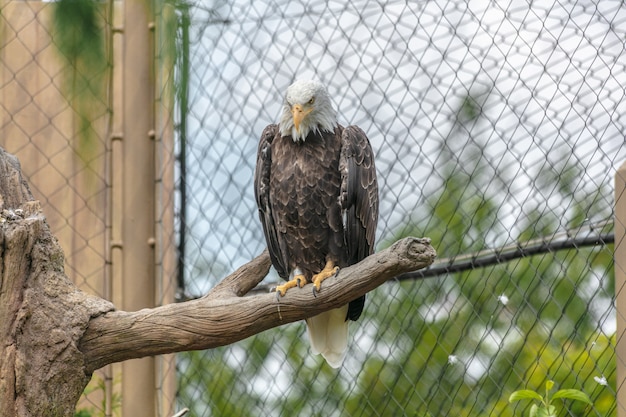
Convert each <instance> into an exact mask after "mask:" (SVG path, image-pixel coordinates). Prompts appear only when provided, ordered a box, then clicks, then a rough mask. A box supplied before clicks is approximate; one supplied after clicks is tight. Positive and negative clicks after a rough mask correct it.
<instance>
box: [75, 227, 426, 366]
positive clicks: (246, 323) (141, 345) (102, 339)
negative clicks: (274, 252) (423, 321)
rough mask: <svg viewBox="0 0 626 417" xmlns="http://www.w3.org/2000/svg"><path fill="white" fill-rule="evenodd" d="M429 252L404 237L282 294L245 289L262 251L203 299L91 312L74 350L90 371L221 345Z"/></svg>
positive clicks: (319, 308) (336, 301) (355, 291)
mask: <svg viewBox="0 0 626 417" xmlns="http://www.w3.org/2000/svg"><path fill="white" fill-rule="evenodd" d="M435 256H436V254H435V250H434V249H433V248H432V246H430V240H429V239H419V238H405V239H402V240H399V241H398V242H396V243H394V244H393V245H392V246H391V247H389V248H387V249H385V250H383V251H381V252H378V253H376V254H374V255H371V256H369V257H367V258H366V259H364V260H363V261H361V262H359V263H358V264H356V265H353V266H351V267H348V268H344V269H342V270H341V271H339V273H338V274H337V276H335V277H332V278H329V279H327V280H326V281H324V284H323V286H322V290H321V292H319V293H317V294H316V295H314V294H313V291H312V288H313V286H312V285H310V284H309V285H306V286H305V287H304V288H301V289H297V288H294V289H292V290H290V291H288V292H287V294H286V295H285V296H284V297H281V298H280V299H278V298H277V296H276V294H275V293H269V294H259V295H254V296H244V295H245V294H246V293H247V292H248V291H250V290H251V289H252V288H253V287H254V286H255V285H256V284H257V283H258V282H260V281H261V280H262V279H263V277H265V275H266V274H267V271H268V269H269V256H268V255H267V252H264V253H263V254H261V255H260V256H258V257H257V258H255V259H254V260H252V261H251V262H249V263H248V264H246V265H244V266H243V267H241V268H240V269H239V270H237V271H236V272H234V273H233V274H231V275H230V276H229V277H227V278H225V279H224V280H223V281H222V282H221V283H220V284H219V285H218V286H216V287H215V289H214V290H212V291H211V292H209V294H207V295H206V296H205V297H203V298H200V299H197V300H191V301H187V302H184V303H179V304H169V305H165V306H162V307H157V308H153V309H144V310H140V311H137V312H124V311H113V312H109V313H106V314H104V315H102V316H99V317H96V318H94V319H92V320H91V321H90V323H89V326H88V328H87V330H86V331H85V333H84V335H83V337H82V339H81V342H80V345H79V349H80V350H81V351H82V352H83V354H84V359H85V366H86V370H87V371H88V372H92V371H94V370H96V369H98V368H101V367H102V366H105V365H107V364H109V363H113V362H119V361H123V360H127V359H133V358H140V357H144V356H152V355H158V354H165V353H173V352H180V351H186V350H198V349H209V348H215V347H218V346H223V345H227V344H230V343H234V342H237V341H239V340H242V339H245V338H247V337H250V336H252V335H255V334H257V333H260V332H262V331H264V330H267V329H270V328H273V327H277V326H280V325H282V324H286V323H291V322H294V321H298V320H303V319H305V318H307V317H311V316H314V315H317V314H319V313H321V312H323V311H326V310H329V309H332V308H337V307H340V306H342V305H344V304H346V303H348V302H350V301H352V300H354V299H355V298H357V297H360V296H361V295H363V294H365V293H367V292H369V291H371V290H373V289H374V288H376V287H378V286H379V285H381V284H382V283H384V282H385V281H387V280H389V279H392V278H394V277H396V276H397V275H399V274H402V273H405V272H408V271H414V270H417V269H421V268H425V267H427V266H428V265H430V264H431V263H432V262H433V260H434V259H435Z"/></svg>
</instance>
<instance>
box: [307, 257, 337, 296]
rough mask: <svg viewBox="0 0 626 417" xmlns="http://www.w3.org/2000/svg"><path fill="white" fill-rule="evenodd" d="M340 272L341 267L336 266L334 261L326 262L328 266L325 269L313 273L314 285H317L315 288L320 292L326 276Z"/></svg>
mask: <svg viewBox="0 0 626 417" xmlns="http://www.w3.org/2000/svg"><path fill="white" fill-rule="evenodd" d="M337 272H339V267H338V266H335V264H334V262H333V261H328V262H326V266H324V269H322V270H321V271H320V273H319V274H315V275H313V279H312V281H313V285H314V286H315V290H317V291H318V292H319V290H320V288H322V281H324V280H325V279H326V278H330V277H332V276H334V275H335V274H337Z"/></svg>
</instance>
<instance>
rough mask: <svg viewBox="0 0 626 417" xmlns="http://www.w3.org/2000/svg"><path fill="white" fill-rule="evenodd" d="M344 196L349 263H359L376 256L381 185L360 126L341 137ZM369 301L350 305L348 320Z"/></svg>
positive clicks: (346, 130) (361, 300)
mask: <svg viewBox="0 0 626 417" xmlns="http://www.w3.org/2000/svg"><path fill="white" fill-rule="evenodd" d="M341 142H342V146H341V157H340V159H339V169H340V171H341V194H340V197H339V204H340V206H341V214H342V218H343V224H344V233H345V243H346V247H347V249H348V261H349V263H350V264H354V263H357V262H359V261H361V260H362V259H364V258H365V257H367V256H368V255H371V254H372V253H374V244H375V239H376V224H377V222H378V184H377V182H376V167H375V166H374V152H373V151H372V147H371V145H370V143H369V140H368V139H367V136H366V135H365V132H363V130H361V129H360V128H359V127H357V126H348V127H346V128H345V129H344V130H343V133H342V135H341ZM364 302H365V297H361V298H359V299H357V300H354V301H352V302H351V303H350V308H349V310H348V318H349V319H351V320H357V319H358V318H359V316H360V315H361V312H362V311H363V305H364Z"/></svg>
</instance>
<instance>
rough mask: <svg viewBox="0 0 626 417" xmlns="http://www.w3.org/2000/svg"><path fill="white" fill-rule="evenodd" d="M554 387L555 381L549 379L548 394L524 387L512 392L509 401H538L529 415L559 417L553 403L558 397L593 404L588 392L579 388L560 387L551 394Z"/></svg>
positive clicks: (529, 416)
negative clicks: (542, 394)
mask: <svg viewBox="0 0 626 417" xmlns="http://www.w3.org/2000/svg"><path fill="white" fill-rule="evenodd" d="M553 387H554V381H552V380H547V381H546V389H545V392H546V394H545V395H544V396H541V395H540V394H539V393H537V392H535V391H532V390H529V389H523V390H519V391H515V392H514V393H512V394H511V395H510V396H509V402H510V403H512V402H514V401H520V400H535V401H538V402H539V404H536V403H534V404H533V405H532V406H531V407H530V410H529V412H528V417H557V412H556V406H555V405H554V404H553V400H556V399H563V400H573V401H580V402H582V403H585V404H589V405H593V403H592V402H591V400H590V399H589V397H588V396H587V394H585V393H584V392H582V391H580V390H577V389H571V388H569V389H560V390H558V391H557V392H555V393H554V394H552V396H550V391H552V388H553Z"/></svg>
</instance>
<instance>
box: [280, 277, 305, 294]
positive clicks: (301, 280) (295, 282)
mask: <svg viewBox="0 0 626 417" xmlns="http://www.w3.org/2000/svg"><path fill="white" fill-rule="evenodd" d="M305 284H306V278H305V277H304V275H295V276H294V277H293V279H292V280H291V281H287V282H285V283H284V284H283V285H278V286H276V288H275V289H274V291H276V292H277V293H279V294H280V296H281V297H284V296H285V294H286V293H287V290H288V289H289V288H293V287H298V288H302V287H304V285H305Z"/></svg>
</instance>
